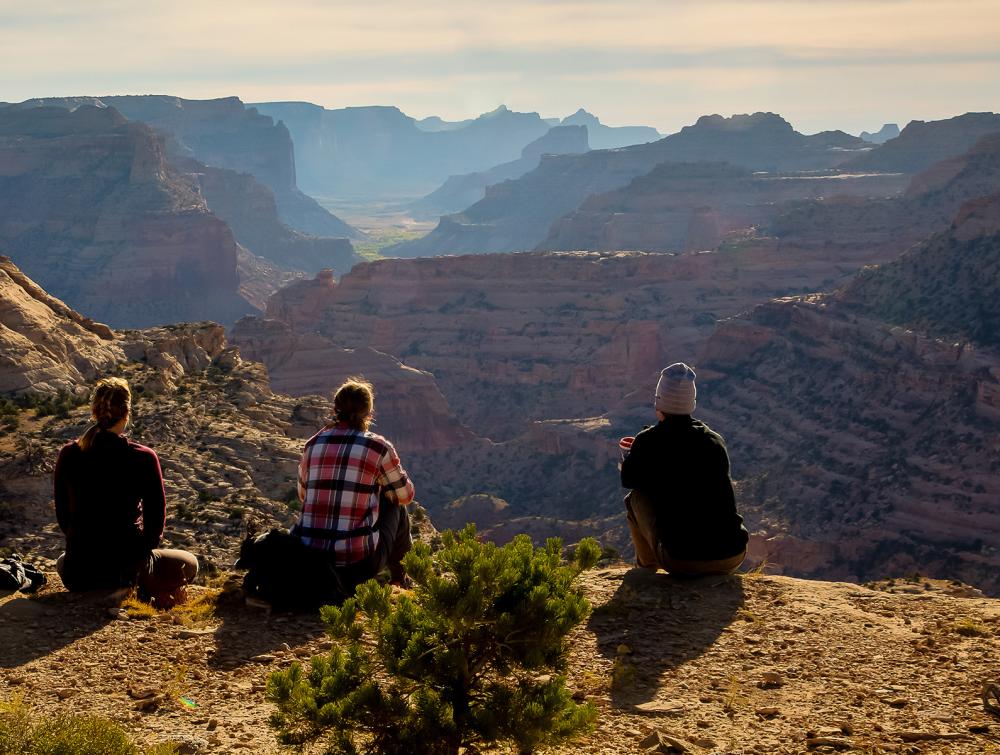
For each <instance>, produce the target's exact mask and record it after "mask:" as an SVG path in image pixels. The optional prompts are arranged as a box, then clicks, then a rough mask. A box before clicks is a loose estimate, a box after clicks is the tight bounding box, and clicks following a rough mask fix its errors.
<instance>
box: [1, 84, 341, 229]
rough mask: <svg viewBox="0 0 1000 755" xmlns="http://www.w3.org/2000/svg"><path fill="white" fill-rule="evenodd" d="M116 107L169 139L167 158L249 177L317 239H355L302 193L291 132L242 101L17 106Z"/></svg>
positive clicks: (117, 99) (136, 98)
mask: <svg viewBox="0 0 1000 755" xmlns="http://www.w3.org/2000/svg"><path fill="white" fill-rule="evenodd" d="M81 104H91V105H95V106H100V107H104V106H107V107H113V108H115V109H116V110H118V111H119V112H120V113H122V114H123V115H124V116H125V117H126V118H128V119H129V120H132V121H140V122H142V123H146V124H148V125H150V126H152V127H153V128H154V129H155V130H156V131H157V132H158V133H160V134H162V135H163V136H164V138H165V142H166V148H167V155H168V157H169V158H170V159H171V160H173V159H175V158H194V159H196V160H198V161H199V162H202V163H205V164H206V165H210V166H212V167H215V168H223V169H226V170H232V171H236V172H238V173H249V174H251V175H252V176H254V178H256V179H257V180H258V181H260V182H261V183H262V184H264V185H265V186H267V187H268V188H269V189H270V190H271V192H273V194H274V197H275V201H276V206H277V209H278V213H279V215H280V216H281V220H282V222H284V223H285V224H287V225H289V226H291V227H292V228H294V229H296V230H298V231H301V232H303V233H307V234H309V235H313V236H331V237H357V236H358V232H357V231H356V230H355V229H354V228H352V227H351V226H349V225H347V224H346V223H344V222H343V221H342V220H340V218H338V217H336V216H334V215H332V214H331V213H330V212H328V211H327V210H325V209H324V208H323V207H321V206H320V205H319V203H317V202H316V200H314V199H312V198H311V197H308V196H306V195H305V194H303V193H302V192H301V191H300V190H299V189H298V186H297V183H296V176H295V159H294V153H293V146H292V139H291V136H290V135H289V133H288V129H287V128H285V126H284V125H283V124H281V123H275V122H274V121H273V120H272V119H271V118H270V117H268V116H266V115H261V114H260V113H258V112H257V111H256V110H254V109H253V108H248V107H245V106H244V105H243V103H242V102H241V101H240V99H239V98H238V97H221V98H219V99H214V100H187V99H184V98H181V97H172V96H169V95H121V96H109V97H99V98H94V97H89V98H87V97H61V98H43V99H36V100H27V101H26V102H23V103H20V104H19V105H17V107H19V108H28V107H37V106H48V107H67V108H75V107H78V106H79V105H81Z"/></svg>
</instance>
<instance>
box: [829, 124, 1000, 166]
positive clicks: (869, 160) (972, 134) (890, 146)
mask: <svg viewBox="0 0 1000 755" xmlns="http://www.w3.org/2000/svg"><path fill="white" fill-rule="evenodd" d="M997 132H1000V115H998V114H996V113H966V114H965V115H959V116H956V117H954V118H948V119H946V120H941V121H911V122H910V123H908V124H907V125H906V128H904V129H903V130H902V131H901V132H900V134H899V136H897V137H896V138H895V139H890V140H889V141H887V142H885V143H884V144H882V145H881V146H879V147H877V148H875V149H873V150H871V151H870V152H868V153H866V154H863V155H860V156H858V157H856V158H854V159H852V160H850V161H848V162H846V163H844V165H843V168H844V169H845V170H857V171H862V170H867V171H880V172H885V173H889V172H899V173H919V172H920V171H922V170H926V169H927V168H929V167H930V166H931V165H933V164H934V163H936V162H938V161H939V160H944V159H945V158H948V157H953V156H955V155H959V154H961V153H962V152H965V151H966V150H967V149H969V148H970V147H971V146H972V145H973V144H975V143H976V142H977V141H978V140H979V139H981V138H982V137H984V136H987V135H989V134H994V133H997Z"/></svg>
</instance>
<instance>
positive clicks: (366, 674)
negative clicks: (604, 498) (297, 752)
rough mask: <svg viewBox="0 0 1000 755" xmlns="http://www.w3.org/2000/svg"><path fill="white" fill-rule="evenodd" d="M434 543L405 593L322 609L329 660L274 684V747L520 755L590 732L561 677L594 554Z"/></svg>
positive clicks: (554, 546) (317, 660)
mask: <svg viewBox="0 0 1000 755" xmlns="http://www.w3.org/2000/svg"><path fill="white" fill-rule="evenodd" d="M441 540H442V547H441V549H440V550H438V551H436V552H434V553H433V554H432V551H431V549H430V548H429V547H428V546H427V545H425V544H423V543H416V544H415V545H414V548H413V550H412V551H411V552H410V553H409V554H407V556H406V558H405V560H404V565H405V567H406V571H407V573H408V574H409V575H410V577H411V578H412V579H413V581H414V584H415V587H414V590H413V591H412V593H411V594H406V593H403V594H399V595H397V596H396V597H395V598H394V596H393V593H392V589H391V587H389V586H388V585H380V584H378V583H377V582H376V581H374V580H371V581H369V582H366V583H364V584H363V585H361V586H360V587H359V588H358V590H357V592H356V594H355V596H354V597H353V598H351V599H349V600H347V601H346V602H345V603H344V604H343V606H340V607H336V606H326V607H324V608H323V609H322V611H321V613H322V618H323V621H324V622H325V623H326V625H327V631H328V632H329V634H330V635H331V637H332V638H333V639H334V645H333V648H332V649H331V651H330V652H329V653H328V654H326V655H321V656H315V657H313V658H312V659H311V661H310V663H309V665H308V667H305V668H303V667H302V666H301V665H299V664H295V665H293V666H291V667H290V668H288V669H287V670H285V671H278V672H276V673H274V674H272V675H271V676H270V678H269V679H268V683H267V696H268V699H269V700H271V701H272V702H274V703H275V704H276V705H277V712H276V713H275V714H274V716H273V717H272V719H271V724H272V726H274V727H275V728H276V729H277V730H278V736H279V739H280V741H281V742H282V743H283V744H290V745H303V744H306V743H309V742H313V741H315V740H318V739H321V738H325V739H326V740H327V741H326V744H327V746H328V747H329V750H328V751H329V752H339V753H387V754H388V755H393V754H398V755H402V754H404V753H406V754H410V753H414V752H420V753H426V754H427V755H439V754H440V755H451V754H453V753H458V752H459V750H460V748H462V747H470V746H471V747H475V746H481V745H489V744H499V743H506V744H513V745H514V746H515V747H516V748H517V749H518V751H520V752H522V753H527V752H531V751H532V750H533V749H535V748H536V747H537V746H538V745H541V744H546V743H552V742H556V741H560V740H564V739H567V738H569V737H572V736H573V735H575V734H578V733H581V732H583V731H586V730H589V729H590V728H591V726H592V725H593V722H594V719H595V717H596V710H595V709H594V708H593V706H591V705H590V704H584V705H580V704H577V703H576V702H574V701H573V699H572V697H571V696H570V693H569V691H568V690H567V688H566V684H565V677H564V676H562V675H560V674H559V673H558V672H559V671H561V670H563V669H564V668H565V665H566V658H567V653H568V642H567V635H568V633H569V632H570V630H571V629H573V627H575V626H577V625H578V624H580V623H581V622H582V621H583V620H584V618H586V616H587V614H588V612H589V610H590V606H589V604H588V603H587V601H586V599H585V598H584V597H583V596H582V595H581V594H580V592H579V591H578V589H577V588H576V587H575V586H574V584H573V580H574V578H575V577H576V576H577V574H579V572H580V571H582V570H583V569H587V568H590V567H592V566H593V565H594V564H595V563H596V562H597V559H598V557H599V556H600V552H601V551H600V546H599V545H598V544H597V542H596V541H594V540H593V539H590V538H587V539H585V540H583V541H581V542H580V544H579V545H578V546H577V547H576V549H575V552H574V554H573V555H572V558H571V559H570V560H569V561H564V560H563V558H562V543H561V542H560V541H559V540H558V539H556V538H553V539H550V540H549V541H548V542H547V543H546V545H545V547H543V548H535V547H534V546H533V545H532V543H531V539H530V538H529V537H528V536H527V535H520V536H518V537H516V538H515V539H514V540H513V541H512V542H510V543H508V544H507V545H505V546H502V547H499V546H497V545H495V544H493V543H483V542H480V541H479V540H477V538H476V533H475V528H474V527H471V526H469V527H466V528H465V529H464V530H462V531H461V532H457V533H456V532H445V533H443V535H442V537H441Z"/></svg>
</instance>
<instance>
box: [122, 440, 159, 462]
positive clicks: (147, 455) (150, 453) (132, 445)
mask: <svg viewBox="0 0 1000 755" xmlns="http://www.w3.org/2000/svg"><path fill="white" fill-rule="evenodd" d="M128 450H129V451H130V452H131V453H133V454H135V455H136V456H138V457H141V458H144V459H149V460H153V459H155V460H156V461H157V463H159V461H160V457H159V456H157V455H156V451H154V450H153V449H152V448H150V447H149V446H144V445H142V443H139V442H138V441H134V440H131V439H129V441H128Z"/></svg>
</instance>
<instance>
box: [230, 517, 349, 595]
mask: <svg viewBox="0 0 1000 755" xmlns="http://www.w3.org/2000/svg"><path fill="white" fill-rule="evenodd" d="M235 568H237V569H247V570H248V571H247V574H246V576H245V577H244V578H243V592H244V593H245V594H246V595H247V596H248V597H253V598H258V599H260V600H264V601H266V602H267V603H270V605H271V608H272V609H273V610H276V611H295V612H312V611H317V610H319V607H320V606H325V605H340V604H341V603H343V602H344V599H345V598H346V597H347V593H346V591H345V589H344V585H343V584H342V583H341V580H340V577H339V576H338V574H337V572H336V570H335V569H334V568H333V566H332V565H331V563H330V560H329V558H328V557H327V555H326V554H325V553H323V552H322V551H319V550H316V549H315V548H309V547H308V546H306V545H305V544H304V543H303V542H302V541H301V540H300V539H299V538H298V537H297V536H296V535H293V534H291V533H290V532H288V530H284V529H272V530H269V531H267V532H265V533H263V534H254V533H253V532H250V533H248V534H247V536H246V537H245V538H244V540H243V544H242V545H241V546H240V557H239V559H237V561H236V564H235Z"/></svg>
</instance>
